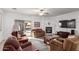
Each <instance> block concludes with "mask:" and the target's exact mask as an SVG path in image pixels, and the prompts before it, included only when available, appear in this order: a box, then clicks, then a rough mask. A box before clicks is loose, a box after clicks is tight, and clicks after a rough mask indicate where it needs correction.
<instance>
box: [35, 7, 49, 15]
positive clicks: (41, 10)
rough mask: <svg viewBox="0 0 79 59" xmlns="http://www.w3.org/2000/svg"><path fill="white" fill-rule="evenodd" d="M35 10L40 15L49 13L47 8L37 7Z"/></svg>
mask: <svg viewBox="0 0 79 59" xmlns="http://www.w3.org/2000/svg"><path fill="white" fill-rule="evenodd" d="M36 12H37V13H38V15H40V16H44V15H48V14H49V11H48V9H47V8H42V9H38V10H36Z"/></svg>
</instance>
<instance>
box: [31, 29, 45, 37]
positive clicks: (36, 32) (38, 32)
mask: <svg viewBox="0 0 79 59" xmlns="http://www.w3.org/2000/svg"><path fill="white" fill-rule="evenodd" d="M44 35H45V31H43V30H42V29H33V30H32V36H33V37H43V36H44Z"/></svg>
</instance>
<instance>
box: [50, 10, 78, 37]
mask: <svg viewBox="0 0 79 59" xmlns="http://www.w3.org/2000/svg"><path fill="white" fill-rule="evenodd" d="M51 19H52V21H51V22H54V25H55V30H54V32H57V31H68V32H71V28H60V27H59V24H58V23H59V20H71V19H76V28H75V29H74V30H76V35H79V11H77V12H72V13H68V14H64V15H60V16H55V17H51Z"/></svg>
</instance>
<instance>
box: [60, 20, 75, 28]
mask: <svg viewBox="0 0 79 59" xmlns="http://www.w3.org/2000/svg"><path fill="white" fill-rule="evenodd" d="M59 22H60V24H61V25H60V27H61V28H76V20H75V19H72V20H61V21H59Z"/></svg>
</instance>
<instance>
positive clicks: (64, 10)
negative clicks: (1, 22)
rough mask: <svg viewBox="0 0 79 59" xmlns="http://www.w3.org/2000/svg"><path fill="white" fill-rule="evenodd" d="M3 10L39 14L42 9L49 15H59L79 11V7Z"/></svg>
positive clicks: (5, 9)
mask: <svg viewBox="0 0 79 59" xmlns="http://www.w3.org/2000/svg"><path fill="white" fill-rule="evenodd" d="M3 10H4V11H6V12H15V13H21V14H27V15H39V13H40V10H43V11H45V13H46V14H45V15H47V16H58V15H62V14H66V13H70V12H75V11H79V8H3Z"/></svg>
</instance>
